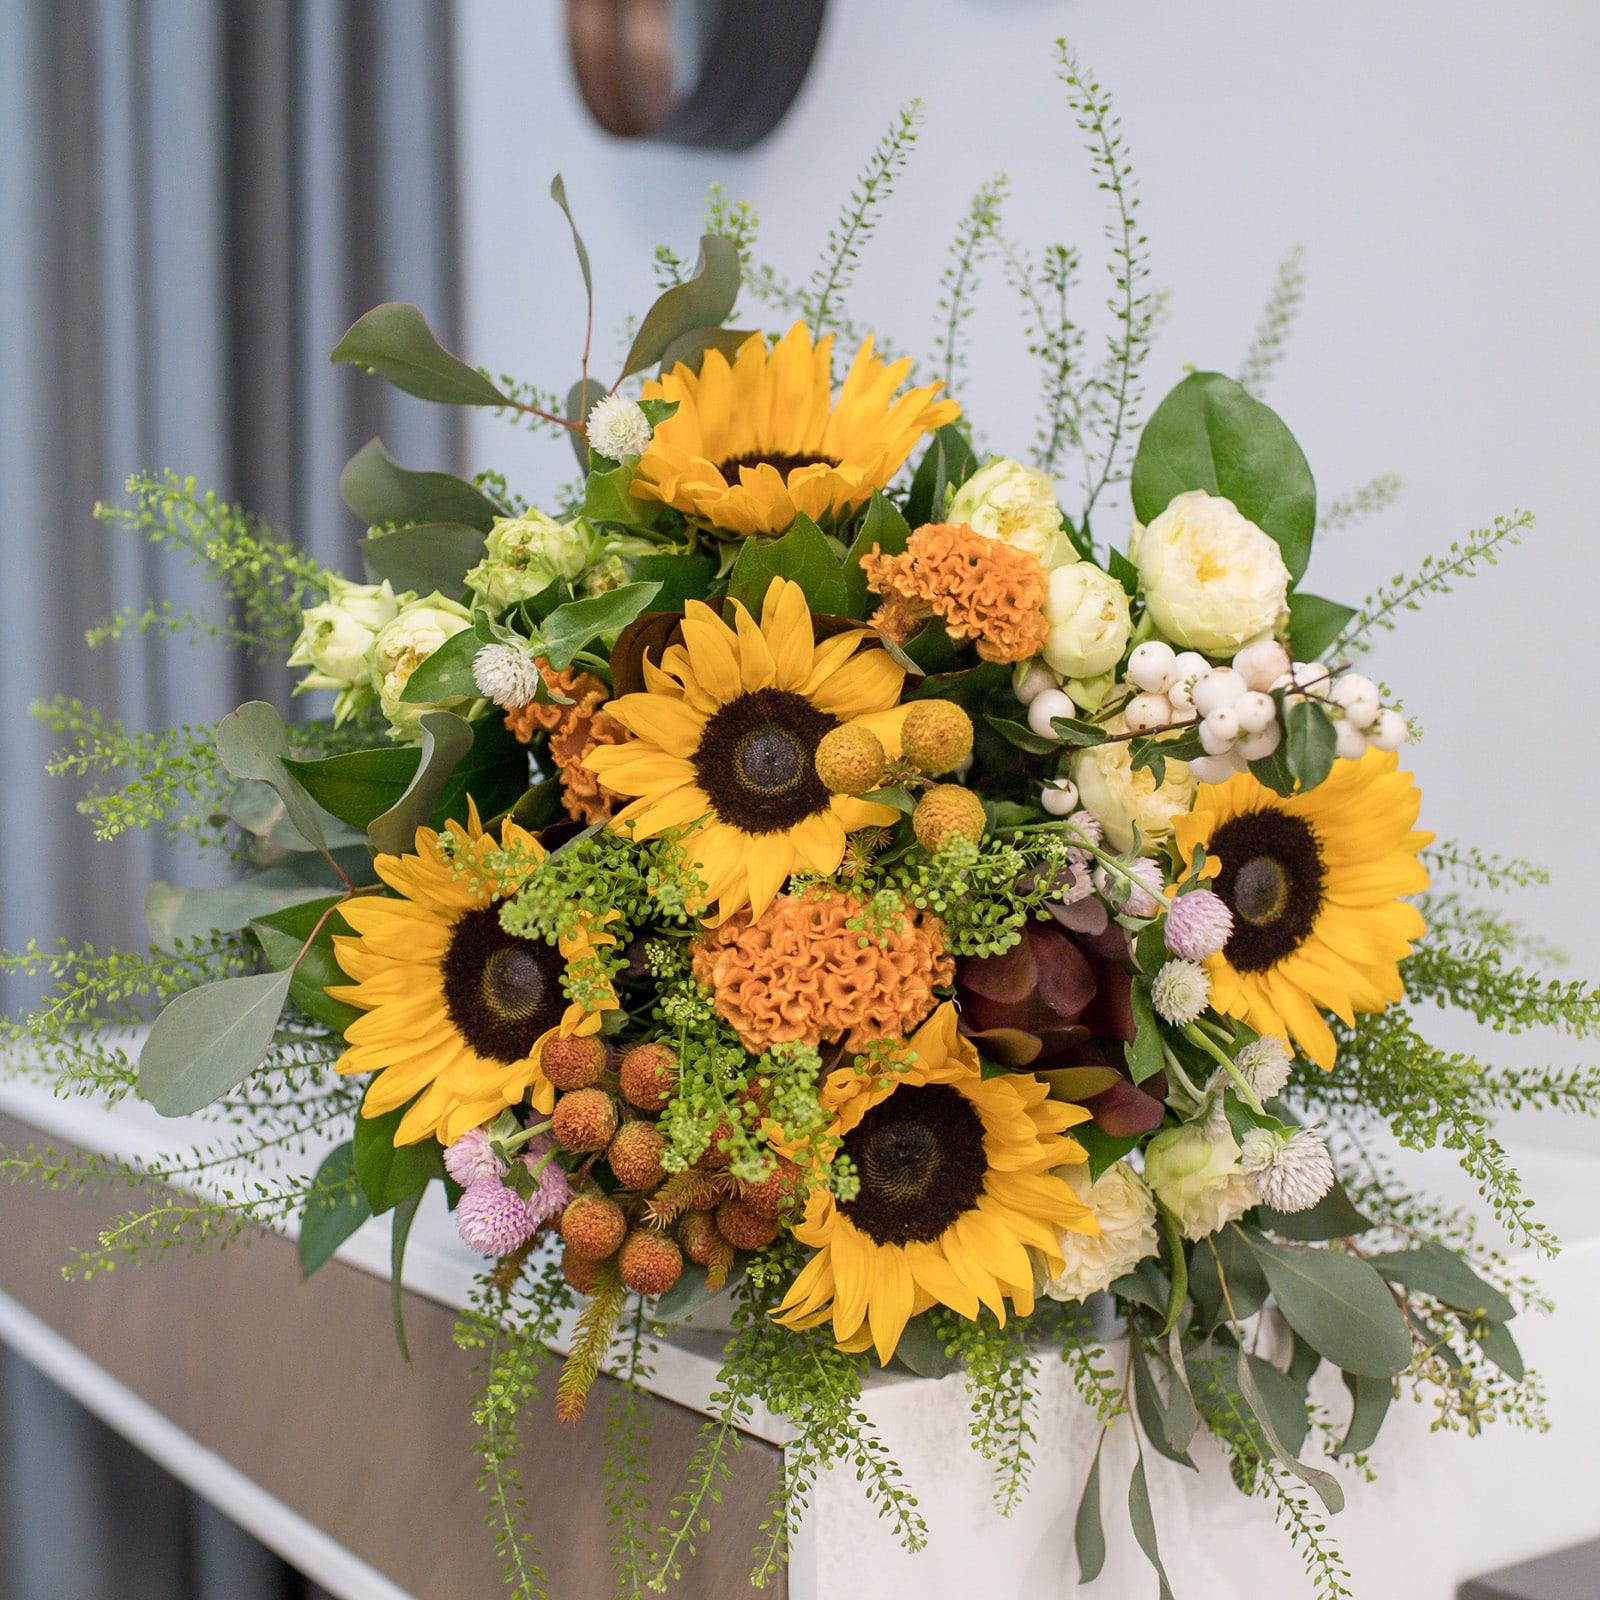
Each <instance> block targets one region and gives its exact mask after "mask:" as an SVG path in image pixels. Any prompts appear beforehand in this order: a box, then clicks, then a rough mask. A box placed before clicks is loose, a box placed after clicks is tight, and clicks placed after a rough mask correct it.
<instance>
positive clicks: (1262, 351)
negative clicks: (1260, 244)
mask: <svg viewBox="0 0 1600 1600" xmlns="http://www.w3.org/2000/svg"><path fill="white" fill-rule="evenodd" d="M1305 260H1306V252H1305V246H1304V245H1298V244H1297V245H1295V246H1294V247H1293V248H1292V249H1291V250H1290V251H1289V253H1288V254H1287V255H1285V256H1284V258H1283V260H1282V261H1280V262H1279V263H1278V273H1277V276H1276V277H1275V278H1274V279H1273V282H1272V292H1271V293H1270V294H1269V295H1268V296H1267V304H1266V307H1265V309H1264V310H1263V311H1262V313H1261V320H1260V322H1258V323H1257V324H1256V331H1255V336H1254V337H1253V338H1252V339H1251V341H1250V348H1249V349H1248V350H1246V351H1245V353H1244V359H1243V360H1242V361H1241V362H1240V363H1239V372H1238V378H1239V382H1240V383H1242V384H1243V385H1244V386H1245V388H1247V389H1248V390H1249V391H1250V392H1251V394H1253V395H1255V396H1256V397H1257V398H1258V399H1259V398H1260V396H1261V395H1262V394H1263V393H1265V391H1266V388H1267V386H1268V384H1270V383H1271V381H1272V379H1273V377H1274V375H1275V374H1276V373H1277V370H1278V368H1279V367H1280V366H1281V365H1282V364H1283V358H1284V356H1285V355H1287V354H1288V349H1289V335H1290V333H1291V332H1293V330H1294V321H1295V317H1296V316H1297V315H1298V314H1299V311H1300V304H1301V302H1302V301H1303V300H1304V299H1305V294H1306V272H1305Z"/></svg>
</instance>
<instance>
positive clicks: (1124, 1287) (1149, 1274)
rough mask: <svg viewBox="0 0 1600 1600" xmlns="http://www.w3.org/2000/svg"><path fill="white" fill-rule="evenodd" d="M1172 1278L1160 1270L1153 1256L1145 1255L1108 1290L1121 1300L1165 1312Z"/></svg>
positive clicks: (1158, 1263) (1169, 1296) (1170, 1291)
mask: <svg viewBox="0 0 1600 1600" xmlns="http://www.w3.org/2000/svg"><path fill="white" fill-rule="evenodd" d="M1171 1283H1172V1280H1171V1279H1170V1278H1169V1277H1168V1276H1167V1275H1166V1273H1165V1272H1164V1271H1163V1270H1162V1267H1161V1263H1160V1262H1159V1261H1157V1260H1156V1258H1155V1257H1154V1256H1146V1257H1145V1258H1144V1260H1142V1261H1141V1262H1139V1263H1138V1265H1137V1266H1135V1267H1134V1268H1133V1270H1132V1271H1131V1272H1125V1273H1123V1275H1122V1276H1121V1277H1120V1278H1118V1279H1116V1280H1115V1282H1113V1283H1112V1284H1111V1287H1110V1292H1111V1293H1112V1294H1114V1295H1117V1296H1119V1297H1120V1298H1121V1299H1123V1300H1132V1301H1134V1302H1135V1303H1136V1304H1138V1305H1141V1306H1149V1308H1150V1309H1151V1310H1152V1311H1159V1312H1161V1313H1162V1314H1163V1315H1165V1313H1166V1309H1167V1301H1168V1300H1169V1299H1170V1298H1171V1296H1172V1288H1171Z"/></svg>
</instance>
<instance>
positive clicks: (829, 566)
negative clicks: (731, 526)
mask: <svg viewBox="0 0 1600 1600" xmlns="http://www.w3.org/2000/svg"><path fill="white" fill-rule="evenodd" d="M776 578H790V579H792V580H793V581H794V582H795V583H798V584H799V585H800V587H801V588H802V589H804V590H805V595H806V601H807V603H808V604H809V605H810V607H811V609H812V610H813V611H817V612H822V613H824V614H827V615H833V616H842V615H843V614H844V610H845V607H846V606H848V605H849V603H850V598H849V594H848V591H847V586H846V584H845V576H844V569H843V567H842V566H841V565H840V564H839V558H838V556H837V555H835V554H834V551H833V546H832V545H830V544H829V543H828V541H827V539H826V537H824V535H823V532H822V530H821V529H820V528H819V527H818V526H817V525H816V523H814V522H813V521H812V520H811V518H810V517H804V516H802V517H796V518H795V522H794V526H793V527H792V528H790V530H789V531H788V532H787V533H786V534H784V535H783V537H782V538H781V539H746V540H745V542H744V547H743V548H742V549H741V550H740V551H739V558H738V560H737V561H735V562H734V564H733V573H732V575H731V576H730V577H729V579H728V596H729V598H730V599H733V600H737V601H739V602H740V603H741V604H742V605H743V606H744V608H745V609H746V610H747V611H748V612H749V613H750V614H751V616H753V617H756V618H759V617H760V615H761V603H762V601H763V600H765V599H766V597H767V590H768V589H769V588H770V587H771V585H772V583H773V580H774V579H776Z"/></svg>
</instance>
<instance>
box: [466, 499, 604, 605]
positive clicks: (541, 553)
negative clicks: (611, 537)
mask: <svg viewBox="0 0 1600 1600" xmlns="http://www.w3.org/2000/svg"><path fill="white" fill-rule="evenodd" d="M594 542H595V539H594V529H593V528H591V527H590V526H589V524H588V523H587V522H586V521H585V520H584V519H583V518H582V517H579V518H577V519H576V520H575V521H573V522H557V521H556V520H555V518H554V517H547V516H546V515H545V514H544V513H543V512H542V511H529V512H527V513H526V514H524V515H523V516H520V517H499V518H497V519H496V521H495V524H494V526H493V527H492V528H490V530H489V537H488V538H487V539H486V540H485V541H484V552H483V560H482V561H480V562H479V563H478V564H477V566H475V567H474V568H473V569H472V570H471V571H470V572H469V573H468V574H467V576H466V584H467V587H468V588H469V589H471V590H472V592H473V593H474V594H475V595H476V596H477V598H478V603H479V604H480V605H481V606H482V607H483V608H484V609H485V610H488V611H503V610H505V608H506V607H507V606H513V605H515V604H516V603H517V602H518V601H519V600H531V599H532V598H533V597H534V596H535V595H536V594H538V593H539V592H540V591H541V590H542V589H548V588H549V587H550V585H551V584H552V583H554V582H555V580H556V579H557V578H576V577H577V576H578V574H579V573H580V572H582V571H583V569H584V567H585V566H587V565H588V562H589V557H590V554H591V552H592V551H593V549H594Z"/></svg>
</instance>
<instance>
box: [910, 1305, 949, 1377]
mask: <svg viewBox="0 0 1600 1600" xmlns="http://www.w3.org/2000/svg"><path fill="white" fill-rule="evenodd" d="M894 1355H895V1360H897V1361H899V1362H900V1363H901V1364H902V1365H903V1366H906V1367H908V1368H910V1370H911V1371H912V1372H914V1373H916V1375H917V1376H918V1377H919V1378H944V1377H948V1376H949V1375H950V1374H951V1373H952V1372H954V1371H955V1370H956V1368H957V1367H958V1366H959V1365H960V1363H959V1362H958V1361H957V1360H956V1359H955V1357H954V1356H952V1355H950V1354H948V1353H947V1352H946V1350H945V1347H944V1345H943V1344H942V1343H941V1342H940V1340H939V1335H938V1333H937V1332H935V1330H934V1326H933V1320H932V1318H930V1317H925V1316H924V1317H913V1318H912V1319H911V1320H910V1321H909V1322H908V1323H907V1324H906V1329H905V1332H904V1333H902V1334H901V1335H900V1342H899V1343H898V1344H897V1345H896V1346H895V1347H894Z"/></svg>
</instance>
